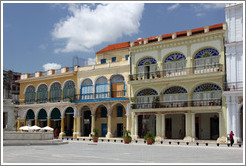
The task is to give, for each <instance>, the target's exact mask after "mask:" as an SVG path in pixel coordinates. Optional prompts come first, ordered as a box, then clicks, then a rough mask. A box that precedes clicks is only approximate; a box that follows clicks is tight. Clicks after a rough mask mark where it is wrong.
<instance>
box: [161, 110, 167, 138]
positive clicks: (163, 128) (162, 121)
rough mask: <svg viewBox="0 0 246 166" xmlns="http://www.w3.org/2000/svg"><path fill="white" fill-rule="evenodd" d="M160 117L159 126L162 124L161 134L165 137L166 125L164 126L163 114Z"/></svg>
mask: <svg viewBox="0 0 246 166" xmlns="http://www.w3.org/2000/svg"><path fill="white" fill-rule="evenodd" d="M161 119H162V120H161V126H162V129H161V136H162V138H163V139H165V137H166V136H165V132H166V126H165V125H166V123H165V122H166V118H165V114H162V115H161Z"/></svg>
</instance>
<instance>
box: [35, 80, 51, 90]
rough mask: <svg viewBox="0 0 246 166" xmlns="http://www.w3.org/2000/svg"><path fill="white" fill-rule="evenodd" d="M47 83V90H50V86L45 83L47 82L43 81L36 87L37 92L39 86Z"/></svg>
mask: <svg viewBox="0 0 246 166" xmlns="http://www.w3.org/2000/svg"><path fill="white" fill-rule="evenodd" d="M43 84H44V85H46V87H47V91H48V90H49V86H48V85H47V84H46V83H45V82H41V83H39V84H38V86H37V87H36V92H37V91H38V88H39V87H40V86H41V85H43Z"/></svg>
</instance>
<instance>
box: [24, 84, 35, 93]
mask: <svg viewBox="0 0 246 166" xmlns="http://www.w3.org/2000/svg"><path fill="white" fill-rule="evenodd" d="M29 86H33V87H34V90H35V93H36V92H37V91H36V88H35V86H34V85H33V84H28V85H27V86H26V87H25V90H24V91H23V94H25V93H26V89H27V88H28V87H29Z"/></svg>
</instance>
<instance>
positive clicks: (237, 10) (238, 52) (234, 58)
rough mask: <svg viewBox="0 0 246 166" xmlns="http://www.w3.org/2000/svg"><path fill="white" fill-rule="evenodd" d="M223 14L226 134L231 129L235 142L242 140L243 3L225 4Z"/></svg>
mask: <svg viewBox="0 0 246 166" xmlns="http://www.w3.org/2000/svg"><path fill="white" fill-rule="evenodd" d="M225 15H226V22H227V38H226V41H225V47H226V73H227V75H226V82H225V86H224V93H223V94H224V95H225V96H226V104H227V134H229V133H230V131H233V132H234V140H235V142H236V143H237V142H241V141H243V80H244V79H243V74H244V73H243V71H244V70H243V61H244V56H243V4H242V3H228V4H226V7H225Z"/></svg>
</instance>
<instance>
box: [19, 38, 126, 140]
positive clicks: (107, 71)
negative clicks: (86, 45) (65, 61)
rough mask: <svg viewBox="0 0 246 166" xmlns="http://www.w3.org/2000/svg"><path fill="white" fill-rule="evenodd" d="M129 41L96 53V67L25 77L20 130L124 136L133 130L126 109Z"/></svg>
mask: <svg viewBox="0 0 246 166" xmlns="http://www.w3.org/2000/svg"><path fill="white" fill-rule="evenodd" d="M129 45H130V43H129V42H125V43H118V44H114V45H109V46H108V47H106V48H104V49H102V50H100V51H98V52H97V55H96V64H95V65H91V66H83V67H79V66H75V67H74V68H68V67H65V68H62V69H59V70H49V71H47V72H36V73H34V74H22V75H21V79H20V80H19V81H18V82H19V83H20V105H19V118H18V122H19V123H18V128H19V127H20V126H23V125H34V124H35V125H38V126H40V127H45V126H50V127H52V128H58V129H59V130H60V138H61V137H63V136H73V138H77V137H81V136H87V137H88V136H91V133H92V132H93V129H94V128H98V129H99V136H101V137H108V138H109V137H122V134H123V129H129V128H130V118H129V113H127V104H128V103H129V97H128V94H130V91H129V89H130V88H129V86H128V84H127V82H128V75H129V74H130V64H129V60H128V58H129Z"/></svg>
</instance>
